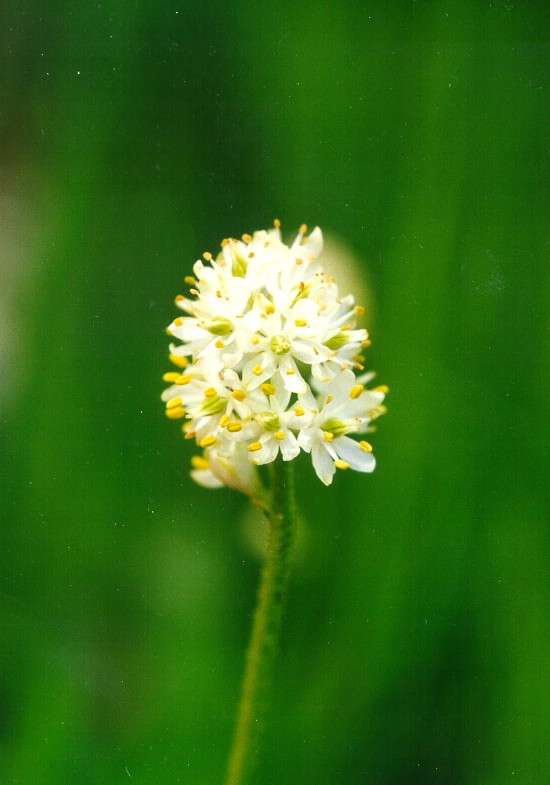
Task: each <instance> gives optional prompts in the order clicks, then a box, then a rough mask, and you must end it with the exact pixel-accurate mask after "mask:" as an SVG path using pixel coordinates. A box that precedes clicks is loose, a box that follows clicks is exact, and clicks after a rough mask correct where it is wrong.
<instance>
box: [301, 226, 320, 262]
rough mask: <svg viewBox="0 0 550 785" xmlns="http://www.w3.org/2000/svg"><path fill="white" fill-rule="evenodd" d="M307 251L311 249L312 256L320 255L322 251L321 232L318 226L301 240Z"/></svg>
mask: <svg viewBox="0 0 550 785" xmlns="http://www.w3.org/2000/svg"><path fill="white" fill-rule="evenodd" d="M302 245H304V246H305V247H306V248H307V249H308V251H311V253H312V255H313V256H315V257H316V256H320V255H321V253H322V251H323V233H322V231H321V230H320V229H319V227H318V226H316V227H315V229H314V230H313V231H312V233H311V234H310V235H308V236H307V237H306V238H305V240H304V241H303V242H302Z"/></svg>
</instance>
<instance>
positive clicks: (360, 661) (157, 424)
mask: <svg viewBox="0 0 550 785" xmlns="http://www.w3.org/2000/svg"><path fill="white" fill-rule="evenodd" d="M2 17H3V19H2V25H1V28H0V44H1V49H2V52H3V53H4V57H3V58H2V62H3V65H2V70H1V72H0V99H1V103H0V142H1V145H0V164H1V167H2V184H1V188H2V192H1V193H2V204H4V205H5V204H12V205H14V207H13V206H12V207H11V208H10V210H8V211H7V212H6V215H7V216H8V218H7V219H6V220H2V224H3V225H4V229H2V226H0V242H3V241H2V235H3V234H4V233H5V232H8V233H9V232H10V231H11V232H12V234H13V225H15V226H16V227H17V231H16V233H15V234H16V251H17V253H16V254H15V257H16V258H17V265H18V266H20V267H21V275H20V276H19V277H18V278H17V301H16V303H15V305H13V304H12V307H11V309H8V312H7V315H6V317H5V319H3V327H2V330H3V332H4V338H5V342H6V343H7V345H8V348H11V347H13V353H12V355H11V357H10V358H9V360H8V363H7V369H6V360H5V359H4V360H3V361H2V362H3V364H4V367H5V370H7V372H6V374H4V373H2V376H3V377H4V381H3V382H1V384H2V390H1V395H2V396H3V398H2V401H1V405H2V414H1V422H0V428H1V430H0V482H1V486H2V505H1V509H2V519H3V522H2V528H1V541H0V545H1V548H0V580H1V583H0V601H1V614H0V625H1V633H0V635H1V637H0V781H1V782H2V785H4V784H5V785H73V784H76V783H78V785H116V784H118V783H121V784H122V785H124V783H133V784H134V785H174V784H175V783H182V784H183V785H187V784H189V785H217V784H218V783H221V782H222V779H223V771H224V766H225V757H226V754H227V751H228V747H229V743H230V738H231V733H232V720H233V715H234V711H235V708H236V703H237V697H238V688H239V680H240V676H241V673H242V668H243V655H244V649H245V645H246V641H247V636H248V630H249V624H250V614H251V610H252V606H253V602H254V598H255V591H256V586H257V581H258V575H259V563H258V559H257V557H256V555H255V553H254V551H253V549H252V548H251V546H250V542H249V540H247V539H246V537H245V536H244V535H243V523H242V516H243V514H244V512H245V507H246V504H245V501H244V499H242V498H239V497H238V496H237V495H236V494H234V493H232V492H229V491H217V492H214V491H205V490H203V489H200V488H198V487H195V486H194V485H192V483H191V482H190V480H189V479H188V478H187V473H186V472H187V468H186V467H187V463H188V458H189V455H190V452H191V449H190V446H189V444H187V443H184V442H183V441H181V440H180V439H179V438H178V429H177V427H176V426H175V425H174V423H172V422H169V421H167V420H166V419H165V418H164V416H163V413H162V406H161V404H160V401H159V393H160V389H161V382H160V377H161V374H162V372H163V371H165V370H167V364H166V362H165V359H166V345H167V339H166V336H165V335H164V334H163V328H164V326H165V325H166V324H167V323H168V322H169V321H170V320H171V319H172V318H173V316H174V314H175V309H174V308H173V296H174V295H175V294H176V293H177V292H178V291H179V290H180V289H181V286H182V279H183V276H184V275H185V274H188V273H189V271H190V265H191V263H192V262H193V261H194V259H196V258H197V257H198V255H199V254H200V253H201V252H202V251H203V250H205V249H212V250H214V249H215V247H216V245H217V243H218V241H219V240H220V239H221V238H222V237H225V236H228V235H235V234H238V233H240V232H242V231H250V230H253V229H255V228H258V227H262V226H265V225H268V224H269V223H270V222H271V220H272V218H273V217H274V216H276V215H277V216H279V217H280V218H281V219H282V220H283V224H284V227H286V229H287V230H288V231H289V232H290V231H291V230H293V229H294V228H295V227H297V226H298V225H299V224H300V223H302V221H305V222H307V223H308V224H310V225H314V224H317V223H318V224H320V225H321V226H322V227H323V229H325V230H326V231H327V232H332V233H336V234H338V235H339V236H340V237H342V238H344V239H345V240H346V241H347V242H348V243H349V244H350V246H351V247H352V249H353V250H354V252H355V254H356V255H357V256H358V258H359V259H360V260H361V263H362V264H363V265H364V274H365V275H368V280H369V284H370V286H371V291H372V301H373V306H374V312H375V314H376V319H375V320H374V319H373V318H372V317H369V316H368V315H367V316H368V318H367V324H369V325H370V326H371V327H372V337H373V341H374V345H373V349H372V350H371V351H370V353H369V362H370V363H371V364H372V365H373V366H374V367H376V368H377V369H378V371H379V374H380V376H379V378H380V381H384V382H387V383H388V384H389V385H390V386H391V391H392V392H391V396H390V399H389V406H390V412H389V414H388V416H387V417H385V418H383V420H381V421H380V427H379V432H378V433H377V434H375V435H374V436H373V438H372V441H373V443H374V445H375V449H376V454H377V457H378V462H379V466H378V469H377V471H376V472H375V474H374V475H372V476H367V477H365V476H359V475H356V474H352V473H350V472H348V473H342V474H339V475H338V477H337V478H336V480H337V481H336V483H335V485H334V486H333V487H332V488H330V489H325V488H324V487H322V486H321V484H320V483H319V482H318V481H317V480H316V479H314V476H313V472H312V469H311V466H310V465H308V462H307V461H301V462H300V465H299V467H298V471H299V475H298V495H299V503H300V507H301V512H302V515H303V519H304V520H303V525H302V532H301V539H300V547H299V552H298V554H297V558H296V563H295V567H294V574H293V581H292V587H291V597H290V607H289V610H288V613H287V617H286V621H285V632H284V640H283V652H282V657H281V661H280V667H279V669H278V673H277V685H278V687H277V692H276V696H275V703H274V712H273V721H272V726H271V727H272V732H271V734H270V736H269V737H268V739H267V746H266V749H265V752H264V756H263V759H262V764H261V771H260V773H259V775H258V778H257V783H258V785H431V783H434V784H435V783H437V784H438V785H439V784H441V785H546V784H547V783H548V781H549V778H550V774H549V771H550V746H549V743H548V742H549V737H550V530H549V526H550V516H549V512H550V483H549V481H548V476H549V472H548V466H547V465H546V464H547V453H548V446H547V427H548V417H549V413H550V412H549V409H550V403H549V397H548V380H549V373H548V372H549V364H550V349H549V346H550V341H549V338H550V321H549V316H548V313H549V305H550V283H549V277H548V272H547V271H548V266H549V263H550V262H549V259H548V253H549V250H550V228H549V227H550V224H549V216H550V185H549V183H550V159H549V156H550V132H549V125H548V120H549V114H550V12H549V6H548V5H547V4H545V3H543V2H536V1H535V2H525V3H511V2H510V3H509V2H501V1H500V0H495V1H494V2H482V1H481V0H479V2H426V1H425V0H418V2H395V3H391V2H382V1H381V0H380V2H371V3H362V2H357V3H354V2H349V3H348V2H344V1H343V0H341V1H340V2H331V3H313V2H304V3H290V2H278V3H246V2H239V1H238V2H236V3H233V4H230V3H222V2H203V3H198V2H181V3H180V2H172V0H164V1H163V2H161V3H159V2H152V1H151V0H149V2H144V1H142V2H136V3H113V2H106V1H104V2H102V3H96V2H93V3H85V2H83V0H80V2H76V3H68V4H67V3H61V2H59V0H54V2H51V3H47V4H44V3H40V2H38V0H23V1H21V0H17V1H16V0H8V2H7V4H5V6H4V8H3V10H2ZM14 213H15V216H16V217H15V218H14V217H13V216H14ZM0 250H1V253H0V256H1V257H2V258H1V261H0V265H1V272H2V275H4V274H5V271H6V270H10V274H9V276H8V277H9V278H10V279H11V278H12V277H13V273H14V267H15V264H16V263H15V262H12V260H11V256H10V254H11V251H10V253H9V254H8V253H7V250H6V248H4V247H2V249H0ZM8 385H9V386H8Z"/></svg>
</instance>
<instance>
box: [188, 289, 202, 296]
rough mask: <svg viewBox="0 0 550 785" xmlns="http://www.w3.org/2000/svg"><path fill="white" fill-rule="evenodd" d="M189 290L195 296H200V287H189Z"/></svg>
mask: <svg viewBox="0 0 550 785" xmlns="http://www.w3.org/2000/svg"><path fill="white" fill-rule="evenodd" d="M189 292H190V293H191V294H192V295H193V296H194V297H198V296H199V294H200V292H199V290H198V289H189Z"/></svg>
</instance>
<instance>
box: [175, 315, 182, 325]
mask: <svg viewBox="0 0 550 785" xmlns="http://www.w3.org/2000/svg"><path fill="white" fill-rule="evenodd" d="M174 324H175V325H176V327H181V326H182V324H183V317H181V316H178V318H177V319H174Z"/></svg>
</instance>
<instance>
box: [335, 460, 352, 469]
mask: <svg viewBox="0 0 550 785" xmlns="http://www.w3.org/2000/svg"><path fill="white" fill-rule="evenodd" d="M334 465H335V466H336V468H337V469H349V463H347V461H343V460H341V458H337V459H336V460H335V461H334Z"/></svg>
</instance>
